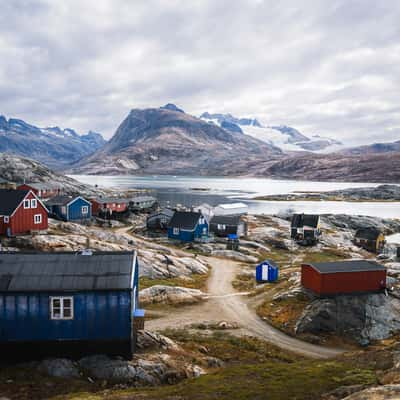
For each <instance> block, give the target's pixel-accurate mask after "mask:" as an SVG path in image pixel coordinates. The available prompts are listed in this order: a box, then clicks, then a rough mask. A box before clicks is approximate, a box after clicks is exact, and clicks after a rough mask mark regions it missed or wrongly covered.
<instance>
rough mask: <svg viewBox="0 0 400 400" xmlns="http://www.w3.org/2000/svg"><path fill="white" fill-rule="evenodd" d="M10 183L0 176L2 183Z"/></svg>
mask: <svg viewBox="0 0 400 400" xmlns="http://www.w3.org/2000/svg"><path fill="white" fill-rule="evenodd" d="M8 182H9V181H8V180H7V179H4V178H2V177H1V176H0V183H8Z"/></svg>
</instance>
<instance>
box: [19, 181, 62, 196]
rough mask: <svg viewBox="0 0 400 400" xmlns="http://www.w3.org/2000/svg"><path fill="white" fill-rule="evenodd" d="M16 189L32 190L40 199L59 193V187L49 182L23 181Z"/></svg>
mask: <svg viewBox="0 0 400 400" xmlns="http://www.w3.org/2000/svg"><path fill="white" fill-rule="evenodd" d="M17 189H18V190H32V192H33V193H35V194H36V196H38V197H39V198H41V199H48V198H50V197H53V196H57V195H59V194H60V193H61V189H60V188H59V187H57V186H55V185H52V184H51V183H24V184H22V185H19V186H18V187H17Z"/></svg>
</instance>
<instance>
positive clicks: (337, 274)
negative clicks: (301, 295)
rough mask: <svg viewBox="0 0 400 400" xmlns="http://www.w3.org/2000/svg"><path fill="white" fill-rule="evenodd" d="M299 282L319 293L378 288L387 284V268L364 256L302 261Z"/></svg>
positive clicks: (365, 290) (367, 290) (362, 290)
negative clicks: (357, 258)
mask: <svg viewBox="0 0 400 400" xmlns="http://www.w3.org/2000/svg"><path fill="white" fill-rule="evenodd" d="M301 284H302V285H303V286H304V287H305V288H306V289H309V290H311V291H313V292H314V293H316V294H318V295H322V296H323V295H328V296H329V295H336V294H348V293H362V292H377V291H381V290H383V289H385V287H386V268H385V267H383V266H382V265H380V264H378V263H376V262H374V261H367V260H353V261H340V262H327V263H315V264H303V265H302V266H301Z"/></svg>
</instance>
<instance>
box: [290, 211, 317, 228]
mask: <svg viewBox="0 0 400 400" xmlns="http://www.w3.org/2000/svg"><path fill="white" fill-rule="evenodd" d="M318 222H319V215H314V214H293V217H292V223H291V227H292V228H303V227H304V226H311V227H312V228H316V227H317V226H318Z"/></svg>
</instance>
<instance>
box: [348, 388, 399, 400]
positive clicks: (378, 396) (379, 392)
mask: <svg viewBox="0 0 400 400" xmlns="http://www.w3.org/2000/svg"><path fill="white" fill-rule="evenodd" d="M399 398H400V385H384V386H377V387H373V388H369V389H364V390H362V391H361V392H356V393H353V394H351V395H350V396H347V397H344V398H342V400H398V399H399Z"/></svg>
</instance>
